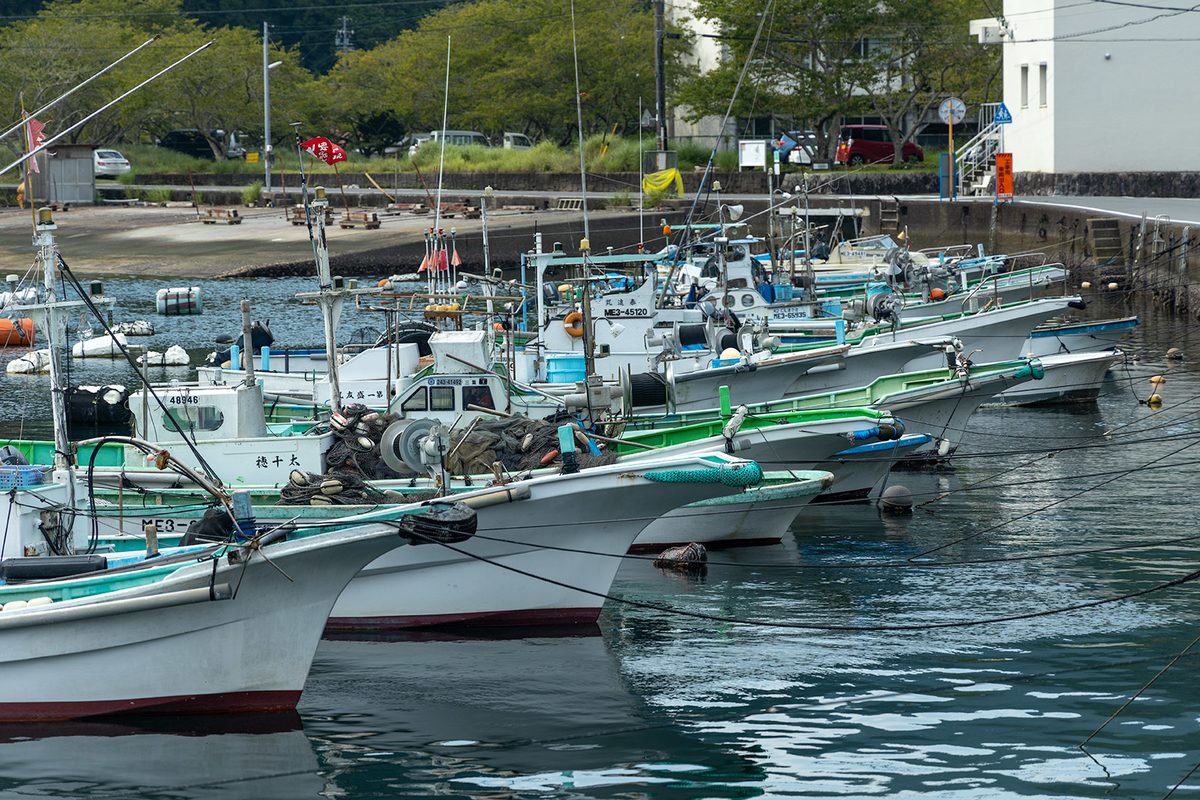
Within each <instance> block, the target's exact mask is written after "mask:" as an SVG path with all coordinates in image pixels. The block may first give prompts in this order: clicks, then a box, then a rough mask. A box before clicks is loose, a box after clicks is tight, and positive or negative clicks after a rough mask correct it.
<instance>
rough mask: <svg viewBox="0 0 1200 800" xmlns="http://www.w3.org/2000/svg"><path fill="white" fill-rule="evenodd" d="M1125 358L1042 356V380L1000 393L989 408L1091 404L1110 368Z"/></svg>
mask: <svg viewBox="0 0 1200 800" xmlns="http://www.w3.org/2000/svg"><path fill="white" fill-rule="evenodd" d="M1124 357H1125V354H1124V353H1122V352H1121V351H1120V350H1103V351H1100V352H1096V353H1067V354H1065V355H1058V356H1045V357H1044V358H1042V359H1040V360H1041V362H1042V367H1043V368H1044V369H1045V370H1046V376H1045V377H1044V378H1042V380H1040V381H1037V382H1031V383H1027V384H1022V385H1020V386H1015V387H1013V388H1011V389H1008V390H1005V391H1003V392H1000V393H999V394H997V395H996V396H995V397H994V398H993V399H992V400H991V401H989V404H994V405H1017V406H1027V405H1055V404H1058V403H1088V402H1092V401H1094V400H1095V399H1096V398H1097V397H1098V396H1099V395H1100V386H1101V384H1103V383H1104V376H1105V375H1106V374H1107V373H1108V369H1109V367H1111V366H1112V365H1113V363H1114V362H1116V361H1117V360H1118V359H1123V358H1124Z"/></svg>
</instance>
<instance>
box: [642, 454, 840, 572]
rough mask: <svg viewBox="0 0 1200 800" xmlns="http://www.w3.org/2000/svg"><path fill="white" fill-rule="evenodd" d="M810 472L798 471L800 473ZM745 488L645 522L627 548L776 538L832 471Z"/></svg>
mask: <svg viewBox="0 0 1200 800" xmlns="http://www.w3.org/2000/svg"><path fill="white" fill-rule="evenodd" d="M810 474H811V473H798V477H803V476H806V475H810ZM821 475H822V477H805V479H804V480H796V481H792V482H790V483H785V484H779V485H774V486H764V487H762V488H756V489H747V490H746V491H745V492H743V493H742V494H739V495H730V496H728V497H718V498H713V499H711V500H701V501H699V502H696V503H689V504H688V505H686V506H683V507H681V508H677V509H675V510H673V511H670V512H668V513H666V514H664V515H662V516H661V517H659V518H658V519H656V520H654V521H653V522H651V523H650V524H649V525H647V526H646V528H645V530H643V531H642V532H641V533H640V534H638V537H637V539H636V540H634V543H633V547H631V548H630V552H634V553H640V552H649V551H658V550H662V549H663V548H666V547H672V546H675V545H683V544H690V543H692V542H696V543H699V544H703V545H704V546H705V547H708V548H718V547H745V546H749V545H762V544H774V543H775V542H778V541H779V540H780V539H782V538H783V535H784V534H785V533H787V530H788V528H789V527H791V524H792V520H794V519H795V518H796V515H797V514H799V513H800V510H801V509H802V508H803V507H804V506H805V505H807V504H808V503H809V502H810V501H812V499H813V498H814V497H816V496H817V494H818V493H819V492H821V490H822V489H824V488H826V487H828V486H829V485H830V484H831V483H833V475H832V474H831V473H828V472H825V473H821Z"/></svg>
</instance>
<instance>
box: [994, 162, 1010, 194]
mask: <svg viewBox="0 0 1200 800" xmlns="http://www.w3.org/2000/svg"><path fill="white" fill-rule="evenodd" d="M996 199H997V200H1012V199H1013V166H1012V153H996Z"/></svg>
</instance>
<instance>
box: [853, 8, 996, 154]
mask: <svg viewBox="0 0 1200 800" xmlns="http://www.w3.org/2000/svg"><path fill="white" fill-rule="evenodd" d="M877 10H878V19H877V21H876V22H875V24H874V25H873V26H872V28H871V31H870V33H871V35H872V44H873V45H874V46H872V47H871V48H870V49H869V50H868V52H867V55H866V61H867V63H868V64H869V65H870V66H871V68H872V75H871V77H870V78H869V79H868V80H867V81H865V82H864V83H863V85H862V86H861V89H862V91H863V93H864V94H865V95H866V97H867V98H869V101H870V109H871V110H872V111H873V112H874V113H875V114H876V115H878V116H879V117H880V118H881V119H882V120H883V121H884V124H886V125H887V126H888V131H889V133H890V135H891V138H892V144H893V147H894V148H895V157H894V163H897V164H898V163H900V160H901V150H902V148H903V146H904V143H905V142H907V141H910V140H911V139H912V137H913V136H915V135H916V134H917V133H918V132H919V131H920V130H921V128H922V127H924V124H923V123H924V121H926V120H928V119H929V118H930V116H931V112H932V109H933V108H935V107H936V106H938V105H939V104H940V103H941V102H942V100H943V99H945V98H946V97H948V96H950V95H957V96H959V97H960V98H962V99H964V100H965V101H967V102H972V101H974V102H979V101H980V100H981V98H984V97H986V96H987V88H986V81H984V82H982V85H981V81H980V80H979V79H980V77H981V76H985V75H987V74H988V73H989V72H992V73H994V71H995V70H996V68H997V67H996V64H997V62H998V60H999V58H998V53H997V52H996V48H991V49H989V48H987V47H985V46H983V45H980V44H978V43H977V42H975V41H974V40H973V39H971V38H970V36H969V35H968V34H967V24H968V21H969V20H970V19H972V18H974V17H981V16H985V9H984V8H983V6H982V3H981V2H979V0H883V2H881V3H880V4H879V5H878V7H877ZM913 121H915V124H911V123H913Z"/></svg>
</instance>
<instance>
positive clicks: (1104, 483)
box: [911, 440, 1200, 558]
mask: <svg viewBox="0 0 1200 800" xmlns="http://www.w3.org/2000/svg"><path fill="white" fill-rule="evenodd" d="M1197 444H1200V440H1197V441H1194V442H1191V443H1189V444H1185V445H1184V446H1183V447H1180V448H1178V449H1176V450H1172V451H1171V452H1170V453H1167V454H1166V455H1164V456H1159V457H1158V458H1156V459H1154V460H1152V461H1150V462H1148V463H1147V464H1146V465H1145V466H1150V465H1152V464H1157V463H1158V462H1160V461H1162V460H1164V459H1167V458H1170V457H1171V456H1174V455H1178V454H1179V453H1182V452H1183V451H1184V450H1187V449H1188V448H1191V447H1195V446H1196V445H1197ZM1141 468H1142V467H1132V468H1130V469H1127V470H1125V471H1123V472H1120V473H1118V474H1117V475H1114V476H1113V477H1111V478H1109V479H1107V480H1103V481H1101V482H1100V483H1098V484H1096V485H1095V486H1089V487H1088V488H1086V489H1080V490H1079V491H1078V492H1075V493H1074V494H1071V495H1068V496H1066V497H1060V498H1059V499H1057V500H1054V501H1052V502H1050V503H1047V504H1046V505H1044V506H1040V507H1038V508H1035V509H1033V510H1032V511H1028V512H1026V513H1024V514H1021V515H1020V516H1017V517H1011V518H1009V519H1007V520H1005V521H1003V522H1000V523H997V524H996V525H992V526H990V527H988V528H984V529H983V530H981V531H978V532H976V533H972V534H969V535H967V536H963V537H960V538H958V539H955V540H954V541H952V542H947V543H946V544H942V545H938V546H937V547H932V548H930V549H928V550H926V551H924V552H921V553H917V554H916V555H915V556H912V557H911V558H922V557H924V556H927V555H929V554H930V553H936V552H938V551H939V550H944V549H946V548H947V547H954V546H955V545H959V544H962V543H963V542H968V541H970V540H972V539H975V538H978V537H980V536H983V535H984V534H986V533H991V532H993V531H996V530H999V529H1000V528H1003V527H1004V526H1006V525H1010V524H1012V523H1013V522H1016V521H1017V520H1022V519H1026V518H1028V517H1031V516H1033V515H1034V514H1040V513H1041V512H1043V511H1045V510H1046V509H1048V508H1053V507H1054V506H1057V505H1061V504H1063V503H1066V502H1069V501H1071V500H1074V499H1075V498H1077V497H1080V496H1082V495H1085V494H1087V493H1088V492H1091V491H1095V490H1096V489H1099V488H1100V487H1101V486H1107V485H1108V484H1110V483H1112V482H1113V481H1117V480H1120V479H1121V478H1123V477H1125V476H1126V475H1129V474H1131V473H1133V472H1137V471H1138V470H1139V469H1141Z"/></svg>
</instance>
